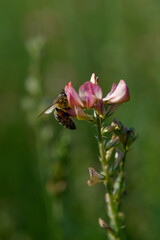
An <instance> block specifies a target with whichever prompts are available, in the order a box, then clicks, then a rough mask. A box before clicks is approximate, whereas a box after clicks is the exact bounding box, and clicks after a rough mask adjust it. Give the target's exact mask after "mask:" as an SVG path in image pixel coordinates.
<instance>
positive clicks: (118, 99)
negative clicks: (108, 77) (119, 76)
mask: <svg viewBox="0 0 160 240" xmlns="http://www.w3.org/2000/svg"><path fill="white" fill-rule="evenodd" d="M129 99H130V94H129V89H128V86H127V84H126V83H125V81H124V80H120V82H119V84H118V85H117V87H116V84H113V85H112V89H111V91H110V92H109V93H108V94H107V96H106V97H105V98H103V101H104V102H107V103H109V104H112V103H123V102H128V101H129Z"/></svg>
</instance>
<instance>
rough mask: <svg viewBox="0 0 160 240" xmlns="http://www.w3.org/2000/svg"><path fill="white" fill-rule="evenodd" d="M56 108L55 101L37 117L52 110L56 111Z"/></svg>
mask: <svg viewBox="0 0 160 240" xmlns="http://www.w3.org/2000/svg"><path fill="white" fill-rule="evenodd" d="M55 108H56V104H55V103H54V104H52V105H51V106H49V107H47V108H46V109H45V110H44V111H43V112H42V113H40V114H39V115H38V117H37V118H39V117H41V116H42V115H43V114H50V113H51V112H53V111H54V109H55Z"/></svg>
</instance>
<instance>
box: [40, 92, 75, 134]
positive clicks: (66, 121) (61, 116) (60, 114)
mask: <svg viewBox="0 0 160 240" xmlns="http://www.w3.org/2000/svg"><path fill="white" fill-rule="evenodd" d="M69 109H71V108H70V106H69V103H68V100H67V95H66V94H65V91H64V90H62V91H61V93H60V94H59V95H58V97H57V99H56V100H55V101H54V103H53V104H52V105H51V106H49V107H48V108H46V109H45V110H44V111H43V112H42V113H41V114H40V115H39V116H38V117H40V116H42V115H43V114H49V113H51V112H53V111H54V117H55V119H56V120H57V121H58V122H59V124H61V125H62V126H63V127H65V128H69V129H71V130H73V129H76V125H75V123H74V121H73V120H72V119H71V117H70V115H69V114H68V113H67V110H69Z"/></svg>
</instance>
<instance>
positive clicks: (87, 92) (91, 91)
mask: <svg viewBox="0 0 160 240" xmlns="http://www.w3.org/2000/svg"><path fill="white" fill-rule="evenodd" d="M79 96H80V98H81V99H82V101H83V103H84V105H85V107H87V108H91V107H92V106H93V105H94V103H95V101H96V99H97V98H98V99H101V98H102V90H101V88H100V87H99V86H98V85H97V84H94V83H92V82H89V81H88V82H85V83H84V84H83V85H82V86H81V87H80V88H79Z"/></svg>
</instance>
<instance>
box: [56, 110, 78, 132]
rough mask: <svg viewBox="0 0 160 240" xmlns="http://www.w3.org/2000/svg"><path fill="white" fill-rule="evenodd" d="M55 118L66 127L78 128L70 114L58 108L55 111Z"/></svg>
mask: <svg viewBox="0 0 160 240" xmlns="http://www.w3.org/2000/svg"><path fill="white" fill-rule="evenodd" d="M54 116H55V119H56V120H57V121H58V122H59V123H60V124H61V125H62V126H64V127H66V128H69V129H76V125H75V123H74V121H73V120H72V119H71V118H70V116H69V114H68V113H66V112H64V111H62V110H61V109H59V108H56V109H55V111H54Z"/></svg>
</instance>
